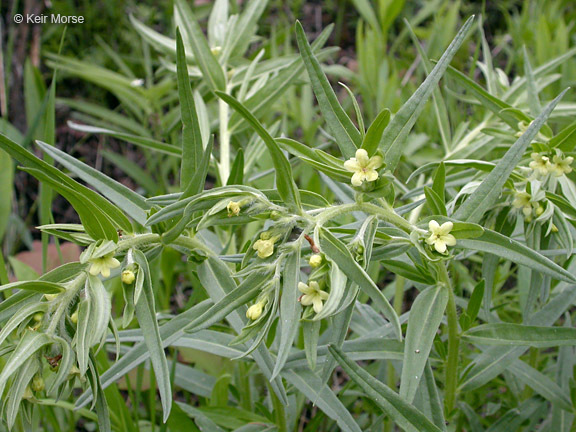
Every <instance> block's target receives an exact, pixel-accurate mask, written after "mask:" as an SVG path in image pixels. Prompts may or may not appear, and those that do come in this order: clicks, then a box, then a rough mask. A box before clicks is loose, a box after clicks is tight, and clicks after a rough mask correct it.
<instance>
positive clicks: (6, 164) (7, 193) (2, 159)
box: [0, 150, 14, 241]
mask: <svg viewBox="0 0 576 432" xmlns="http://www.w3.org/2000/svg"><path fill="white" fill-rule="evenodd" d="M13 180H14V166H13V164H12V160H11V158H10V156H9V155H8V154H7V153H6V152H5V151H2V150H0V190H2V191H4V192H3V193H2V195H1V196H0V241H1V240H2V239H3V238H4V233H5V232H6V228H7V227H8V221H9V219H10V214H11V213H12V188H13V186H14V182H13Z"/></svg>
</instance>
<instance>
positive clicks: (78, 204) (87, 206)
mask: <svg viewBox="0 0 576 432" xmlns="http://www.w3.org/2000/svg"><path fill="white" fill-rule="evenodd" d="M22 171H25V172H27V173H28V174H30V175H32V176H34V177H36V178H37V179H38V180H40V181H41V182H43V183H46V184H47V185H49V186H51V187H52V188H54V190H56V191H57V192H58V193H60V194H61V195H62V196H63V197H64V198H66V199H67V200H68V201H69V202H70V204H72V207H74V210H76V212H77V213H78V216H80V220H81V221H82V225H83V226H84V229H85V230H86V233H87V234H89V235H90V237H92V238H93V239H94V240H100V239H104V240H112V241H113V242H117V241H118V232H117V230H116V227H115V226H114V224H113V222H112V221H111V220H110V219H109V215H108V214H107V213H105V212H104V211H103V210H102V209H101V208H100V207H97V206H96V205H95V203H94V202H92V201H90V200H89V199H88V197H87V196H85V195H83V193H82V192H77V191H76V190H75V189H72V188H71V187H68V186H67V185H65V184H62V183H61V182H59V181H58V180H59V179H54V178H53V177H50V176H49V175H48V174H47V173H45V172H44V171H42V170H39V169H36V168H22ZM100 198H101V197H100ZM127 231H128V232H131V231H132V228H130V229H129V230H127Z"/></svg>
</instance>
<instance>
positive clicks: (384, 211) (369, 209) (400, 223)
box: [359, 202, 416, 233]
mask: <svg viewBox="0 0 576 432" xmlns="http://www.w3.org/2000/svg"><path fill="white" fill-rule="evenodd" d="M359 210H361V211H364V212H366V213H370V214H373V215H375V216H378V217H379V218H380V219H382V220H384V221H386V222H390V223H391V224H392V225H395V226H397V227H398V228H400V229H401V230H403V231H405V232H407V233H411V232H412V231H414V229H415V228H416V227H414V226H413V225H412V224H411V223H410V222H408V221H407V220H406V219H404V218H403V217H402V216H400V215H398V214H396V212H395V211H394V208H392V206H391V205H390V204H388V203H386V202H384V203H383V207H380V206H377V205H374V204H369V203H363V204H360V205H359Z"/></svg>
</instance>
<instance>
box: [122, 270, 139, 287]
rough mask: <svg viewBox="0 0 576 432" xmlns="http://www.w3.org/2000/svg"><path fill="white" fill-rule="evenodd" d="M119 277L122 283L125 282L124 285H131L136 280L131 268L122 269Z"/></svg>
mask: <svg viewBox="0 0 576 432" xmlns="http://www.w3.org/2000/svg"><path fill="white" fill-rule="evenodd" d="M120 278H121V279H122V283H125V284H126V285H132V284H133V283H134V281H135V280H136V275H135V274H134V272H133V271H132V270H124V271H123V272H122V276H121V277H120Z"/></svg>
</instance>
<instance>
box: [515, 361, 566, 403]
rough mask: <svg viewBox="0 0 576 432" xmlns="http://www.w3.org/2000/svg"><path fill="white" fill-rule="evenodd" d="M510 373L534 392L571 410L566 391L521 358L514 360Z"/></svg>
mask: <svg viewBox="0 0 576 432" xmlns="http://www.w3.org/2000/svg"><path fill="white" fill-rule="evenodd" d="M509 370H510V373H511V374H512V375H514V376H515V377H517V378H518V379H519V380H520V381H522V382H523V383H524V384H526V385H528V386H530V387H531V388H532V389H533V390H534V391H535V392H536V393H538V394H539V395H541V396H542V397H544V398H545V399H548V400H549V401H550V402H552V403H553V404H556V405H558V406H559V407H560V408H562V409H563V410H565V411H569V412H570V411H572V409H573V408H572V402H571V401H570V397H569V395H568V392H566V391H564V390H562V389H561V388H560V386H559V385H558V384H556V383H555V382H554V381H552V380H551V379H550V378H548V377H547V376H546V375H544V374H543V373H542V372H540V371H539V370H537V369H534V368H533V367H532V366H529V365H528V364H526V363H525V362H523V361H522V360H516V361H515V362H514V363H512V366H511V367H510V369H509Z"/></svg>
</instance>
